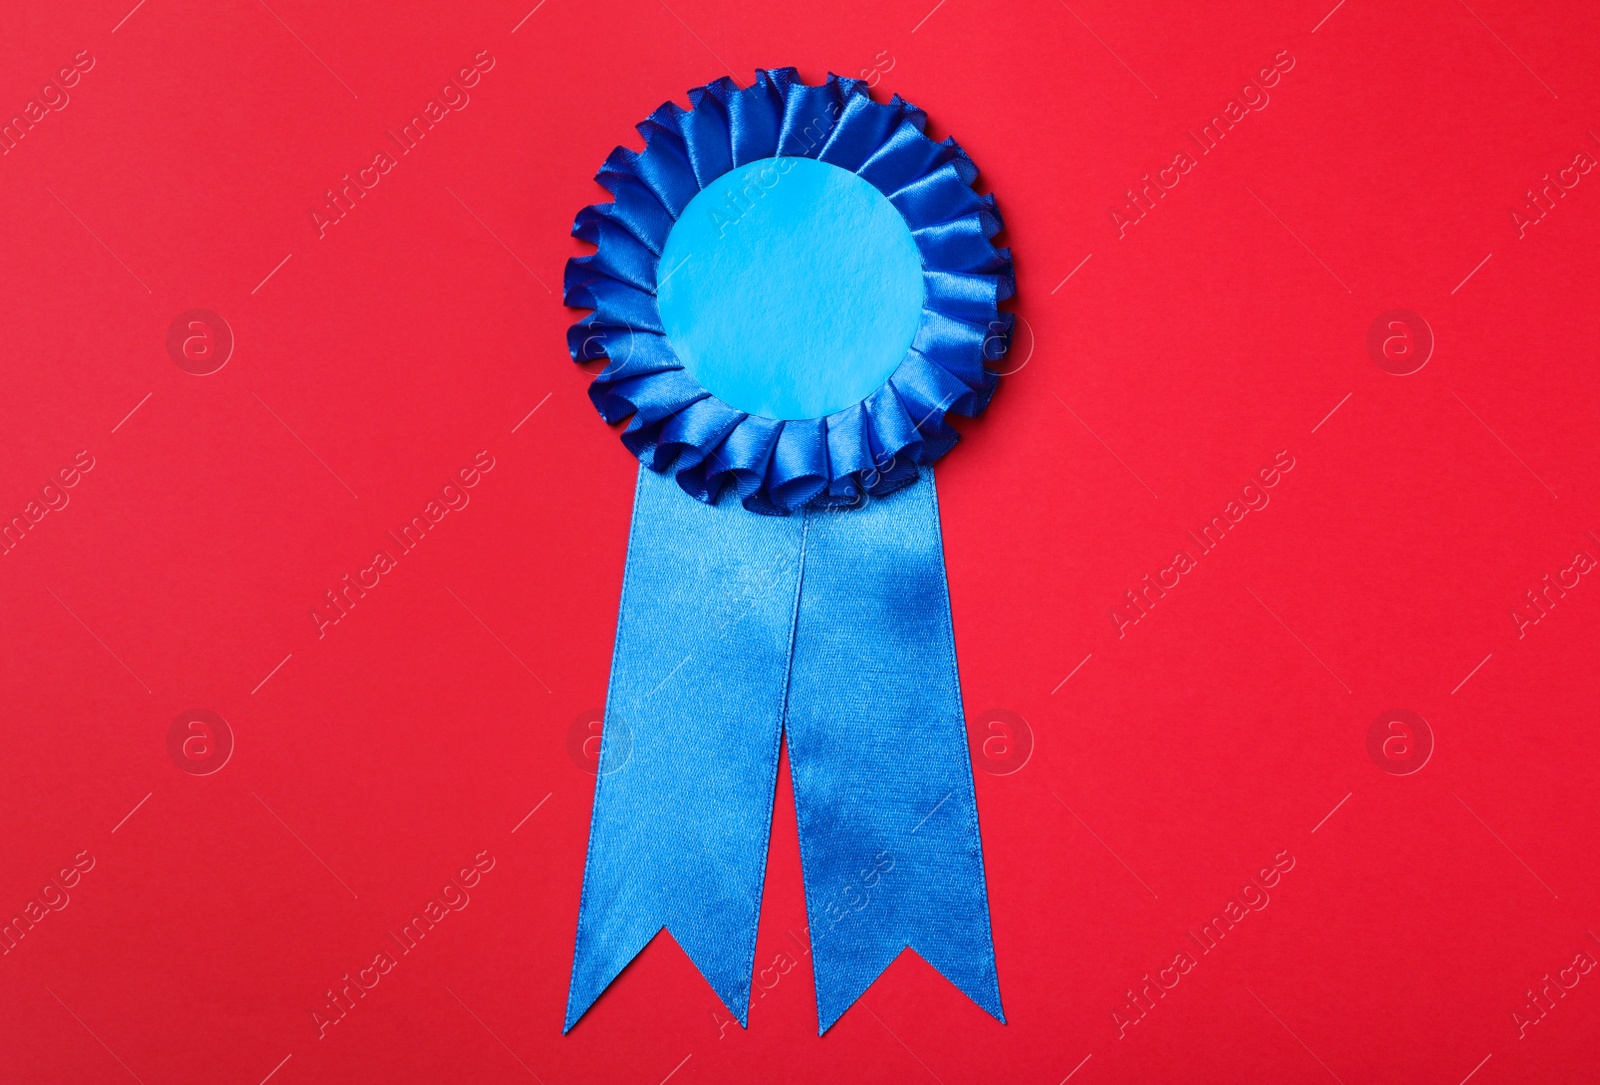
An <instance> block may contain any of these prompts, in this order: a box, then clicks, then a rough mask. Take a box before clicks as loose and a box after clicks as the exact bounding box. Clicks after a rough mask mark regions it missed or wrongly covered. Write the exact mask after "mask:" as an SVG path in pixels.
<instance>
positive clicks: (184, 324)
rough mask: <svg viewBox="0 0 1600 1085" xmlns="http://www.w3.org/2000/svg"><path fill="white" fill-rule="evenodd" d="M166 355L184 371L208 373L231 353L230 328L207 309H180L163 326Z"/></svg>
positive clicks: (202, 374) (203, 375)
mask: <svg viewBox="0 0 1600 1085" xmlns="http://www.w3.org/2000/svg"><path fill="white" fill-rule="evenodd" d="M167 356H168V357H169V358H171V359H172V361H173V362H174V364H176V365H177V367H178V368H179V369H181V370H183V371H184V372H185V373H189V374H192V375H194V376H196V377H206V376H210V375H211V374H212V373H215V372H216V371H217V370H219V369H221V368H222V367H223V366H225V365H227V364H228V359H229V358H231V357H233V329H232V328H230V327H229V326H228V322H227V321H226V320H223V319H222V317H220V316H218V315H217V314H216V313H213V312H212V311H211V310H210V309H190V310H189V311H188V312H187V313H180V314H179V315H178V318H177V319H176V320H174V321H173V322H172V324H171V326H170V327H168V328H167Z"/></svg>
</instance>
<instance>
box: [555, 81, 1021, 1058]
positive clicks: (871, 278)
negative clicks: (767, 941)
mask: <svg viewBox="0 0 1600 1085" xmlns="http://www.w3.org/2000/svg"><path fill="white" fill-rule="evenodd" d="M690 98H691V101H692V102H693V103H694V109H692V110H690V111H684V110H681V109H678V108H677V107H676V106H673V105H671V104H670V103H669V104H668V105H666V106H663V107H662V108H661V109H660V110H657V112H656V113H655V114H653V115H652V117H651V118H650V120H648V121H646V122H645V123H644V124H643V125H641V126H640V130H641V132H643V134H644V135H645V137H646V141H647V146H646V150H645V151H644V152H643V153H642V154H634V153H633V152H629V151H625V150H622V149H620V148H619V149H618V150H617V151H616V152H613V154H612V156H611V158H610V159H608V161H607V165H606V167H605V168H604V169H602V171H601V173H600V177H599V180H600V181H601V183H603V184H605V185H606V186H607V187H608V188H610V189H611V191H612V193H613V195H614V196H615V197H616V198H615V200H614V202H613V203H611V204H605V205H597V206H595V207H590V208H585V209H584V211H583V212H581V213H580V214H579V216H578V219H577V223H576V225H575V227H574V233H576V234H577V235H578V236H579V237H582V238H585V239H587V240H590V241H593V242H595V243H596V245H597V251H596V252H595V253H594V254H593V255H592V256H587V257H581V258H578V259H575V260H573V261H571V262H570V263H569V266H568V272H567V282H566V297H567V301H568V303H569V304H575V305H581V306H587V307H591V308H593V309H594V310H595V311H594V312H593V313H592V314H591V315H590V316H588V317H586V318H584V319H583V320H582V321H580V322H579V323H578V324H577V325H575V326H574V327H573V329H572V332H571V334H570V336H569V343H570V346H571V347H572V351H573V356H574V358H575V359H577V360H579V361H587V360H590V359H592V358H595V357H599V356H601V355H604V356H605V357H607V358H608V359H609V364H608V365H607V367H606V368H605V370H604V371H603V372H602V373H601V374H600V375H599V376H598V377H597V378H596V379H595V381H594V384H593V385H592V386H591V389H590V395H591V398H592V399H593V400H594V402H595V405H596V406H597V407H598V408H599V410H600V412H601V414H602V416H603V417H605V418H606V419H607V420H608V421H620V420H621V419H623V418H628V417H630V416H631V421H630V423H629V425H628V427H627V429H626V430H625V431H624V433H623V441H624V443H625V444H627V446H628V447H629V449H630V450H631V451H633V452H634V453H635V454H636V455H638V457H639V458H640V460H641V461H642V465H641V467H640V470H639V479H638V488H637V490H636V492H635V496H634V512H633V524H632V529H631V534H630V536H629V542H628V559H627V569H626V573H625V577H624V581H623V590H622V603H621V607H620V611H619V614H618V621H617V640H616V648H615V653H614V655H613V659H612V668H611V683H610V688H609V690H608V693H607V700H606V714H605V727H604V731H603V734H602V740H601V752H600V766H599V775H598V778H597V783H596V788H595V804H594V815H593V821H592V825H591V829H590V836H589V853H588V858H587V862H586V866H585V872H584V885H583V895H582V899H581V902H580V905H579V915H578V931H577V939H576V945H575V949H574V954H573V972H572V986H571V990H570V995H569V999H568V1005H567V1014H566V1024H565V1027H566V1028H567V1029H570V1028H571V1027H572V1026H573V1025H574V1024H575V1023H576V1022H577V1020H578V1019H579V1018H580V1017H582V1016H583V1014H584V1013H585V1012H586V1011H587V1010H588V1008H589V1007H590V1006H591V1005H592V1004H593V1003H594V1001H595V999H597V998H598V997H599V996H600V994H601V993H602V992H603V991H604V990H605V988H606V987H607V986H608V985H609V984H610V983H611V981H612V980H613V979H615V978H616V976H617V975H618V974H619V973H620V972H621V971H622V969H623V968H624V967H626V966H627V964H628V963H629V962H630V961H631V960H632V959H633V958H634V957H635V956H636V955H637V954H638V953H639V952H640V950H642V949H643V948H644V946H645V945H647V944H648V943H649V942H650V941H651V939H652V938H654V937H655V935H656V934H657V933H659V932H660V931H661V930H662V929H663V928H664V929H666V930H667V931H669V932H670V933H671V935H672V937H673V938H674V939H675V940H676V941H677V942H678V944H679V945H680V946H681V947H682V948H683V950H684V951H685V952H686V953H687V954H688V955H689V957H690V959H691V960H692V961H693V962H694V963H695V965H696V967H697V968H699V970H700V971H701V973H702V974H703V975H704V976H705V977H706V979H707V980H708V981H709V982H710V983H711V986H712V987H713V989H714V990H715V991H716V992H717V995H718V996H719V997H720V998H721V999H722V1001H723V1003H724V1004H725V1005H726V1006H727V1007H728V1009H729V1011H730V1012H731V1013H732V1014H733V1015H734V1016H735V1017H737V1018H738V1020H739V1022H740V1023H741V1024H745V1023H746V1021H747V1014H748V1008H749V1001H750V984H751V976H752V972H753V970H754V956H755V940H756V928H757V922H758V919H759V915H760V907H761V892H762V884H763V880H764V876H765V872H766V857H767V841H768V836H769V833H770V828H771V817H772V804H773V790H774V787H775V783H776V774H777V762H778V751H779V743H780V742H782V741H784V740H787V742H788V744H789V757H790V764H791V768H792V775H793V783H794V797H795V810H796V815H797V821H798V826H799V834H800V854H801V863H802V868H803V873H804V878H805V892H806V909H807V914H808V917H809V921H810V926H809V929H810V937H811V946H812V958H813V963H814V971H815V976H816V987H817V1014H818V1025H819V1029H818V1031H819V1034H820V1033H821V1032H824V1031H826V1030H827V1029H828V1027H829V1026H831V1025H832V1024H833V1023H834V1021H836V1020H837V1019H838V1017H839V1016H840V1014H842V1013H843V1012H844V1011H845V1010H846V1009H848V1008H849V1007H850V1005H851V1004H852V1003H854V1001H855V1000H856V999H857V998H858V997H859V996H860V995H861V994H862V992H863V991H865V990H866V988H867V987H868V986H869V985H870V984H871V983H872V981H873V980H874V979H876V978H877V977H878V975H879V974H881V973H882V971H883V970H884V969H885V968H886V967H887V966H888V965H889V964H890V963H891V962H892V961H893V960H894V959H895V958H896V957H897V956H898V955H899V954H900V953H901V951H902V950H904V949H906V948H908V947H909V948H911V949H913V950H915V951H916V952H917V953H919V954H920V955H921V956H922V957H923V958H924V959H926V960H927V961H928V962H929V963H930V964H932V965H933V966H934V967H935V968H936V969H938V970H939V971H940V972H941V973H942V974H943V975H944V976H945V977H946V978H947V979H949V980H950V981H951V982H952V983H953V984H955V985H956V986H957V987H958V988H959V989H960V990H961V991H963V992H964V993H966V994H967V995H968V997H970V998H971V999H973V1001H975V1002H976V1003H977V1004H978V1005H980V1006H981V1007H983V1008H984V1009H985V1010H987V1011H988V1012H989V1013H991V1014H993V1015H994V1016H995V1017H996V1018H998V1019H1000V1020H1002V1021H1003V1020H1004V1018H1003V1016H1002V1013H1001V1008H1000V992H999V985H998V980H997V977H996V971H995V959H994V948H993V942H992V938H991V934H990V925H989V907H988V896H987V891H986V887H985V881H984V870H983V854H982V842H981V839H980V836H979V832H978V819H977V806H976V801H975V798H974V793H973V780H972V767H971V761H970V757H969V754H968V750H967V746H966V735H965V728H964V726H963V719H962V710H961V693H960V684H959V678H958V675H957V668H956V654H955V642H954V636H953V633H952V628H951V620H950V604H949V593H948V589H947V584H946V579H945V568H944V556H943V549H942V541H941V535H940V530H939V512H938V500H937V495H936V490H935V487H934V481H933V472H932V469H931V467H930V466H929V465H930V464H931V463H932V462H933V461H934V460H936V459H937V458H938V457H939V456H941V455H943V454H944V453H945V452H946V451H948V450H949V448H950V447H951V446H952V445H953V444H954V443H955V440H956V434H955V432H954V430H952V429H951V428H950V427H949V425H948V423H946V422H945V420H944V415H945V412H946V411H949V410H954V411H957V412H959V413H965V414H976V413H978V412H979V411H981V410H982V409H983V407H984V406H985V405H986V404H987V402H988V399H989V397H990V396H991V395H992V394H993V391H994V387H995V383H996V375H995V374H994V372H993V371H992V370H991V369H989V368H986V365H985V363H986V362H992V361H995V360H997V359H998V358H999V357H1000V356H1002V355H1003V353H1004V351H1005V349H1006V347H1007V345H1008V343H1009V335H1010V329H1011V323H1010V317H1009V315H1008V314H1002V313H1000V312H999V311H998V303H999V302H1000V301H1003V300H1005V299H1006V298H1007V297H1009V296H1010V295H1011V293H1012V281H1011V272H1010V256H1009V253H1007V252H1005V251H1004V250H997V249H995V248H994V247H993V246H992V245H991V244H990V243H989V238H991V237H992V236H993V235H994V234H995V233H996V232H998V230H999V229H1000V224H999V219H998V217H997V216H996V215H995V212H994V205H993V199H992V198H991V197H987V196H978V195H977V194H976V193H974V192H973V191H972V189H971V187H970V186H971V182H972V180H973V179H974V178H975V176H976V170H975V169H974V168H973V167H972V166H971V163H970V161H969V160H967V158H966V156H965V154H963V153H962V152H961V150H960V148H959V147H957V146H956V145H955V143H954V141H953V140H946V141H945V142H943V143H935V142H934V141H932V140H930V139H928V138H927V137H926V136H925V135H923V134H922V124H923V116H922V114H921V113H920V111H917V110H916V109H914V107H911V106H909V105H907V104H906V103H904V102H902V101H901V100H900V99H898V98H896V99H895V100H894V101H893V102H891V103H889V104H881V103H877V102H873V101H872V100H871V98H870V97H869V96H868V95H867V93H866V89H865V87H864V85H862V84H860V83H857V82H855V81H852V80H842V79H838V78H836V77H832V76H830V77H829V80H828V82H827V84H826V85H825V86H822V87H809V86H806V85H805V84H803V83H800V82H799V81H798V79H797V78H796V77H795V74H794V72H793V70H792V69H783V70H779V71H776V72H758V73H757V80H756V82H755V84H753V85H752V86H751V87H748V88H745V89H742V90H741V89H740V88H738V87H737V86H735V85H734V84H733V83H732V81H731V80H722V81H719V82H718V83H715V84H711V85H710V86H707V87H703V88H699V89H697V90H696V91H691V92H690ZM786 160H787V161H786ZM896 212H898V213H896ZM669 280H670V281H669ZM728 491H732V492H733V493H735V494H736V495H737V496H738V499H739V500H738V501H737V502H730V501H719V500H718V498H719V497H721V496H722V495H723V494H725V493H726V492H728ZM753 513H755V514H760V515H753Z"/></svg>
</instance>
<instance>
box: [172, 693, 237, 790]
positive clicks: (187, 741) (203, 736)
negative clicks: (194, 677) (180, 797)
mask: <svg viewBox="0 0 1600 1085" xmlns="http://www.w3.org/2000/svg"><path fill="white" fill-rule="evenodd" d="M167 756H168V757H170V758H172V763H173V764H174V765H177V766H178V767H179V768H180V769H182V770H183V771H184V772H187V773H189V774H190V775H191V776H210V775H211V774H212V773H214V772H219V771H221V769H222V766H224V765H226V764H227V763H228V759H229V758H230V757H232V756H233V728H231V727H229V726H228V721H227V720H225V719H223V718H222V717H221V716H219V715H217V714H216V713H215V712H213V711H211V710H210V709H209V708H191V709H190V710H189V711H187V712H180V713H179V714H178V716H177V718H175V719H174V720H173V721H172V726H170V727H168V728H167Z"/></svg>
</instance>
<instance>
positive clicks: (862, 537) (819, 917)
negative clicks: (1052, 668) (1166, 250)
mask: <svg viewBox="0 0 1600 1085" xmlns="http://www.w3.org/2000/svg"><path fill="white" fill-rule="evenodd" d="M919 474H920V476H921V477H920V478H919V479H918V480H917V481H916V482H914V483H913V484H912V485H910V486H908V487H906V488H905V489H903V490H901V491H899V492H898V493H895V494H894V495H892V496H890V497H887V498H882V499H879V500H876V501H872V502H870V503H868V504H867V505H866V506H865V507H864V508H860V509H852V510H848V511H845V512H834V513H830V512H827V511H808V512H807V514H806V539H805V562H804V567H803V573H802V587H801V592H800V609H799V614H798V616H797V621H796V629H795V645H794V661H793V664H792V667H791V671H790V679H789V707H788V715H787V719H786V731H787V739H788V743H789V764H790V769H791V772H792V773H793V777H794V797H795V813H796V815H797V818H798V821H799V828H800V856H801V863H802V866H803V867H804V870H805V883H806V909H807V914H808V916H809V919H810V926H811V942H812V959H813V962H814V970H815V973H816V983H817V1021H818V1033H819V1034H821V1033H822V1032H826V1031H827V1030H828V1028H829V1027H830V1026H831V1025H832V1024H833V1023H834V1022H835V1021H836V1020H838V1018H839V1015H840V1014H842V1013H843V1012H844V1011H845V1010H846V1009H848V1008H849V1007H850V1006H851V1004H853V1003H854V1002H855V1000H856V999H857V998H858V997H860V995H861V993H862V992H863V991H865V990H866V989H867V987H868V986H869V985H870V984H871V983H872V982H873V981H874V980H875V979H877V978H878V976H879V975H880V974H881V973H882V972H883V970H884V969H885V968H887V967H888V966H889V964H891V963H892V962H893V961H894V959H895V958H896V957H898V956H899V955H900V953H901V952H902V951H904V950H905V949H907V948H911V949H913V950H915V951H916V952H917V953H918V954H919V955H920V956H922V957H923V959H925V960H926V961H928V963H929V964H931V965H933V966H934V967H935V968H936V969H938V970H939V972H940V973H941V974H943V975H944V976H945V978H946V979H948V980H949V981H950V982H951V983H953V984H955V985H956V987H958V988H959V989H960V990H961V991H962V992H963V993H964V994H966V995H967V997H968V998H971V999H972V1000H973V1001H974V1002H976V1003H977V1004H978V1005H979V1006H981V1007H982V1008H983V1009H985V1010H987V1011H988V1012H989V1013H990V1014H992V1015H993V1016H994V1017H996V1018H997V1019H999V1020H1000V1021H1001V1022H1004V1020H1005V1017H1004V1015H1003V1012H1002V1010H1001V1007H1000V989H999V981H998V979H997V976H996V973H995V962H994V945H993V941H992V938H991V934H990V927H989V904H988V894H987V891H986V888H985V882H984V871H983V846H982V841H981V839H980V838H979V835H978V813H977V803H976V800H975V797H974V794H973V781H972V761H971V756H970V753H969V751H968V747H967V739H966V728H965V725H964V722H963V716H962V711H961V690H960V683H959V680H958V678H957V673H956V658H955V640H954V636H953V633H952V628H951V621H950V600H949V593H948V590H947V586H946V582H945V569H944V551H943V545H942V541H941V538H940V532H939V510H938V499H937V495H936V492H935V489H934V482H933V471H932V469H931V468H926V467H925V468H922V469H920V471H919Z"/></svg>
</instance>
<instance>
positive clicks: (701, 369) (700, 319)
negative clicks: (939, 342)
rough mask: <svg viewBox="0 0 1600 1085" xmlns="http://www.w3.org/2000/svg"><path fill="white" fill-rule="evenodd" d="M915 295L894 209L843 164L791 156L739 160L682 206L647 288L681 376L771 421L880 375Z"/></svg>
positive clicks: (908, 323)
mask: <svg viewBox="0 0 1600 1085" xmlns="http://www.w3.org/2000/svg"><path fill="white" fill-rule="evenodd" d="M923 296H924V295H923V286H922V257H921V256H920V255H918V253H917V245H916V242H915V241H913V240H912V238H911V230H910V229H909V228H908V227H907V226H906V222H905V219H903V218H901V217H900V212H898V211H896V210H895V209H894V205H893V204H891V203H890V202H889V201H888V200H887V199H886V198H885V197H884V196H883V194H882V193H880V192H879V191H878V190H877V189H875V188H873V187H872V186H871V185H870V184H868V183H867V182H866V181H864V180H862V179H861V178H860V177H858V176H856V175H855V174H853V173H851V172H850V171H849V170H845V169H840V168H839V167H838V166H833V165H829V164H828V163H826V162H818V161H815V160H814V159H810V158H793V157H786V158H763V159H759V160H757V161H755V162H751V163H749V164H747V165H744V166H740V167H739V168H737V169H735V170H733V171H731V172H729V173H725V174H723V175H722V176H721V177H718V178H717V179H716V180H715V181H712V182H711V183H710V184H709V185H707V186H706V187H705V188H704V189H702V190H701V191H700V192H699V193H698V194H697V195H696V196H695V197H694V199H692V200H690V201H689V206H688V207H686V208H684V211H683V214H682V216H681V217H679V219H678V221H677V222H676V223H674V224H673V227H672V232H671V234H669V235H668V237H667V245H666V248H665V250H663V251H662V253H661V267H660V280H659V285H658V286H657V289H656V300H657V303H658V304H659V305H660V308H661V323H662V326H663V327H664V328H665V329H666V333H667V341H668V342H669V343H671V344H672V349H673V351H674V352H675V353H676V354H677V355H678V357H679V358H681V359H683V365H684V368H685V369H687V370H688V371H689V373H690V375H691V376H693V377H694V378H695V379H696V380H698V381H699V382H700V383H701V384H702V385H704V386H705V388H706V391H708V392H710V393H711V394H712V395H714V396H716V397H717V398H718V399H720V400H722V402H724V403H726V404H727V405H728V406H730V407H733V408H734V409H735V410H740V411H745V412H747V413H749V414H755V415H761V416H763V417H766V418H776V419H796V418H821V417H822V416H823V415H829V414H833V413H835V412H836V411H841V410H843V409H844V408H846V407H849V406H851V405H852V404H854V403H858V402H860V401H861V400H863V399H865V398H866V397H867V396H868V395H870V394H871V393H872V391H873V390H874V389H876V388H877V387H878V386H879V385H881V384H882V383H883V382H884V381H886V380H888V379H889V375H890V374H891V373H893V372H894V371H895V368H896V367H897V366H899V364H900V362H901V360H902V359H903V358H904V357H905V356H906V351H907V350H908V349H909V348H910V346H911V340H912V338H913V337H914V336H915V335H916V333H917V326H918V325H919V324H920V323H921V322H922V302H923ZM752 344H760V345H761V349H759V350H752V349H751V347H752Z"/></svg>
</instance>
